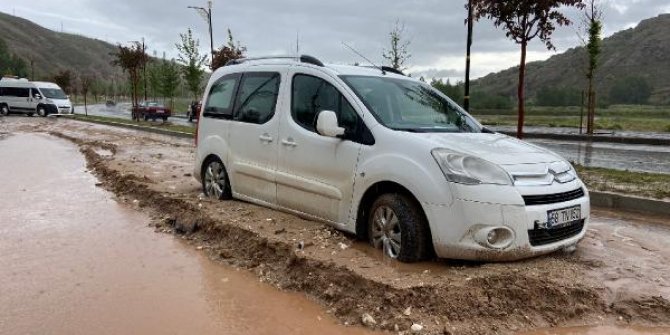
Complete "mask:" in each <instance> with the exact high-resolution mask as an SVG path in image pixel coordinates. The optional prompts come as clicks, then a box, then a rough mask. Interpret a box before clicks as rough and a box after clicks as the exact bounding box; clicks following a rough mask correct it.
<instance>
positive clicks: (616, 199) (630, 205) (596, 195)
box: [589, 191, 670, 216]
mask: <svg viewBox="0 0 670 335" xmlns="http://www.w3.org/2000/svg"><path fill="white" fill-rule="evenodd" d="M589 193H590V196H591V205H592V206H594V207H601V208H612V209H618V210H624V211H634V212H643V213H647V214H649V213H651V214H659V215H668V216H670V202H669V201H663V200H656V199H648V198H640V197H632V196H628V195H622V194H618V193H612V192H597V191H591V192H589Z"/></svg>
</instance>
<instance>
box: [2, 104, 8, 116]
mask: <svg viewBox="0 0 670 335" xmlns="http://www.w3.org/2000/svg"><path fill="white" fill-rule="evenodd" d="M0 114H2V115H3V116H7V115H9V107H7V105H2V107H0Z"/></svg>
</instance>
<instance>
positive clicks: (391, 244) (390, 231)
mask: <svg viewBox="0 0 670 335" xmlns="http://www.w3.org/2000/svg"><path fill="white" fill-rule="evenodd" d="M372 244H373V246H374V247H375V248H377V249H382V250H383V251H384V254H385V255H386V256H388V257H390V258H393V259H397V258H398V256H399V255H400V248H401V246H402V232H401V230H400V220H399V219H398V216H397V215H396V213H395V212H394V211H393V209H392V208H391V207H389V206H380V207H377V209H376V210H375V212H374V213H373V216H372Z"/></svg>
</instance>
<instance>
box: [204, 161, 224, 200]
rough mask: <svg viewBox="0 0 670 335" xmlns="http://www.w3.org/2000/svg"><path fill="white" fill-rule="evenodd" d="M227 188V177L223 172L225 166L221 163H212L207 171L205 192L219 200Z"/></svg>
mask: <svg viewBox="0 0 670 335" xmlns="http://www.w3.org/2000/svg"><path fill="white" fill-rule="evenodd" d="M225 187H226V175H225V173H224V172H223V165H221V163H219V162H212V163H210V164H209V165H208V166H207V169H206V170H205V191H206V193H207V194H206V195H207V196H208V197H210V198H216V199H219V198H220V197H221V195H222V194H223V190H224V189H225Z"/></svg>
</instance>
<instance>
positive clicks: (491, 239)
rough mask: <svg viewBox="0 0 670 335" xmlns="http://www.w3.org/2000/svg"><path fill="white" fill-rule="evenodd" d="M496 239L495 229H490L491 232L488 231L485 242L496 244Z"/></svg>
mask: <svg viewBox="0 0 670 335" xmlns="http://www.w3.org/2000/svg"><path fill="white" fill-rule="evenodd" d="M497 237H498V233H496V230H495V229H491V230H490V231H489V234H488V236H486V240H487V241H488V242H489V243H490V244H496V238H497Z"/></svg>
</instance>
